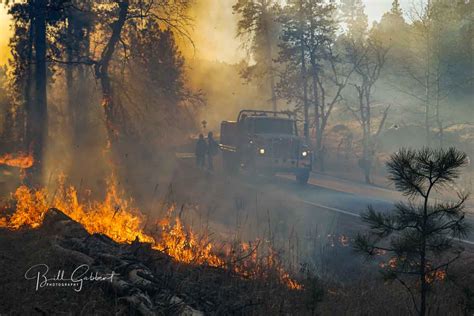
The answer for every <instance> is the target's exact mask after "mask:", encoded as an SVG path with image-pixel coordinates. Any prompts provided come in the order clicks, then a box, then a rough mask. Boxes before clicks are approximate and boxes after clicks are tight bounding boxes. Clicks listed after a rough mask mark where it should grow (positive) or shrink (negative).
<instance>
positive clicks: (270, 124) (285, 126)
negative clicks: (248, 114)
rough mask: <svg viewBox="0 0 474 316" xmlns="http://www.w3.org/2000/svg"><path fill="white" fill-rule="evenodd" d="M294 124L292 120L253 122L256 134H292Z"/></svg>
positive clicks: (258, 120)
mask: <svg viewBox="0 0 474 316" xmlns="http://www.w3.org/2000/svg"><path fill="white" fill-rule="evenodd" d="M294 124H295V122H294V121H292V120H280V119H257V120H255V133H256V134H289V135H293V134H294Z"/></svg>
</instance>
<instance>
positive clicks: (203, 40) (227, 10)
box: [0, 0, 422, 65]
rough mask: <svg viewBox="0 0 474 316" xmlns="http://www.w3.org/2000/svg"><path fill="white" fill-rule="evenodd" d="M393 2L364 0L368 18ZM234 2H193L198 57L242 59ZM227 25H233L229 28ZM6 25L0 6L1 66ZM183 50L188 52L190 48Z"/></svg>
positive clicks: (7, 33) (404, 2)
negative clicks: (194, 4)
mask: <svg viewBox="0 0 474 316" xmlns="http://www.w3.org/2000/svg"><path fill="white" fill-rule="evenodd" d="M392 1H393V0H364V2H365V4H366V11H367V14H368V15H369V19H370V20H371V21H374V20H379V19H380V17H381V16H382V14H383V13H384V12H386V11H388V10H389V9H390V6H391V4H392ZM413 1H417V2H419V1H422V0H400V3H401V5H402V7H403V9H405V10H408V8H409V7H410V5H411V4H412V3H413ZM234 2H235V0H196V9H195V27H194V32H193V33H194V34H193V38H194V41H195V45H196V51H195V53H196V56H197V57H199V58H206V59H210V60H219V61H225V62H236V61H238V60H239V59H240V58H242V56H243V52H242V51H240V50H239V42H238V41H237V40H236V39H235V16H233V15H232V4H233V3H234ZM0 3H1V1H0ZM229 22H232V23H230V26H229ZM8 25H9V17H8V15H7V14H6V9H5V7H4V6H3V5H2V4H0V65H3V64H4V63H5V62H6V59H7V56H8V46H7V45H8V38H9V37H10V31H9V27H8ZM188 46H190V45H188ZM186 49H187V50H188V51H191V48H190V47H187V48H185V50H186ZM187 55H189V54H187Z"/></svg>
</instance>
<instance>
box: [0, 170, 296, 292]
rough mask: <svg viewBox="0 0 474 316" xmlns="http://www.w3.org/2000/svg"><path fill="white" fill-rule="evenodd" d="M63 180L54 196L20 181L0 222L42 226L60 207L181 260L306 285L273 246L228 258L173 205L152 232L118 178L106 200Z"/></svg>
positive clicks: (86, 223)
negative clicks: (85, 198)
mask: <svg viewBox="0 0 474 316" xmlns="http://www.w3.org/2000/svg"><path fill="white" fill-rule="evenodd" d="M64 179H65V178H64V177H63V178H62V179H60V181H59V186H58V188H57V190H55V193H54V196H52V197H51V196H50V194H49V193H48V192H47V190H46V189H40V190H32V189H29V188H28V187H26V186H20V187H19V188H18V189H17V190H16V191H15V193H13V194H12V198H13V200H14V201H15V212H14V213H13V214H11V215H10V216H7V215H6V214H1V216H0V227H6V228H10V229H19V228H21V227H30V228H37V227H39V226H40V225H41V224H42V223H43V219H44V216H45V214H46V211H47V210H48V209H49V208H50V207H55V208H57V209H59V210H61V211H62V212H64V213H65V214H66V215H67V216H69V217H70V218H72V219H73V220H75V221H77V222H78V223H80V224H81V225H82V226H83V227H84V228H85V229H86V230H87V231H88V232H89V233H91V234H93V233H100V234H104V235H107V236H108V237H110V238H112V239H113V240H114V241H116V242H120V243H130V242H133V241H134V240H136V239H137V238H138V240H139V241H140V242H146V243H150V244H152V248H153V249H156V250H159V251H162V252H164V253H166V254H168V255H169V256H171V257H172V258H174V259H175V260H176V261H178V262H183V263H188V264H199V265H208V266H212V267H219V268H230V269H231V270H232V271H234V272H235V273H236V274H238V275H240V276H242V277H248V278H254V279H255V278H259V277H264V276H266V277H269V275H268V274H269V272H268V271H273V272H274V273H275V272H276V274H277V277H278V279H279V281H280V282H281V283H282V284H285V285H286V286H287V287H288V288H290V289H301V285H299V284H298V283H297V282H296V281H294V280H292V279H291V277H290V275H289V274H288V273H287V272H286V271H285V269H284V268H283V267H282V265H281V264H277V263H276V260H275V254H276V253H275V252H274V251H273V250H272V249H271V248H270V247H269V248H268V250H269V251H267V252H268V253H267V255H266V256H259V255H258V254H257V251H253V250H251V247H250V246H249V244H241V245H240V246H239V249H240V253H241V254H242V253H244V252H245V251H247V252H249V251H252V253H250V252H249V254H250V255H244V257H245V260H236V261H239V262H238V263H237V264H235V263H232V260H235V259H236V256H230V255H229V254H228V255H227V257H228V258H230V260H227V259H226V258H225V257H224V256H223V255H218V254H217V253H216V252H215V251H214V250H213V246H212V243H211V242H210V241H209V240H208V238H206V237H201V236H199V237H198V236H197V235H196V234H195V233H194V232H192V231H191V230H189V229H185V226H184V225H183V223H182V221H181V219H180V218H179V217H176V218H174V219H173V214H174V206H172V207H170V208H169V210H168V214H167V216H166V217H165V218H164V219H161V220H159V221H157V222H156V226H157V227H156V228H157V233H156V234H153V235H151V234H149V233H146V232H145V230H144V229H143V226H144V225H143V223H144V217H143V215H142V214H141V213H140V211H139V210H138V209H135V208H134V207H133V206H132V205H133V201H132V200H131V199H125V198H123V197H122V195H123V192H120V191H119V190H118V189H117V184H116V181H115V179H114V177H112V178H111V179H110V180H109V181H108V187H107V188H108V189H107V192H106V195H105V199H104V200H103V201H101V202H98V201H92V202H81V201H80V199H79V197H78V192H77V191H76V189H75V188H74V187H72V186H69V187H66V186H65V185H64V182H65V181H64ZM4 212H5V211H4ZM234 254H235V252H234ZM266 268H267V272H265V269H266ZM265 273H266V274H267V275H265Z"/></svg>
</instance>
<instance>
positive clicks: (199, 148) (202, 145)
mask: <svg viewBox="0 0 474 316" xmlns="http://www.w3.org/2000/svg"><path fill="white" fill-rule="evenodd" d="M206 153H207V144H206V141H205V140H204V135H203V134H199V139H198V141H197V143H196V166H198V167H199V168H204V164H205V161H206Z"/></svg>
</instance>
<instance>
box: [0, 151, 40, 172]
mask: <svg viewBox="0 0 474 316" xmlns="http://www.w3.org/2000/svg"><path fill="white" fill-rule="evenodd" d="M0 164H1V165H7V166H10V167H17V168H21V169H28V168H31V167H32V166H33V164H34V158H33V156H32V155H28V154H25V153H22V152H20V153H18V154H17V155H13V154H5V155H3V156H0Z"/></svg>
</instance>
